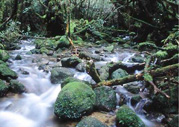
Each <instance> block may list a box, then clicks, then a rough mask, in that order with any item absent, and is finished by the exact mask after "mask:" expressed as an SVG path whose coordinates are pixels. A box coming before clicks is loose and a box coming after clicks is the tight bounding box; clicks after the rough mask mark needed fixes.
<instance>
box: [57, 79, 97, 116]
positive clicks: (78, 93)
mask: <svg viewBox="0 0 179 127" xmlns="http://www.w3.org/2000/svg"><path fill="white" fill-rule="evenodd" d="M94 104H95V93H94V91H93V90H92V88H91V87H89V86H88V85H86V84H85V83H81V82H71V83H68V84H67V85H65V86H64V87H63V88H62V90H61V92H60V93H59V95H58V98H57V100H56V102H55V110H54V113H55V115H56V116H57V117H59V118H67V119H77V118H80V117H82V116H83V115H84V114H86V113H87V112H90V111H92V109H93V106H94Z"/></svg>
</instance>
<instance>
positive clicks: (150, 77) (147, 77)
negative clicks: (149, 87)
mask: <svg viewBox="0 0 179 127" xmlns="http://www.w3.org/2000/svg"><path fill="white" fill-rule="evenodd" d="M143 77H144V79H145V81H153V78H152V76H151V75H150V74H149V73H145V74H144V76H143Z"/></svg>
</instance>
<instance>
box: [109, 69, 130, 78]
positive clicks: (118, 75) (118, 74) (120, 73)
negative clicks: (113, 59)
mask: <svg viewBox="0 0 179 127" xmlns="http://www.w3.org/2000/svg"><path fill="white" fill-rule="evenodd" d="M127 75H128V73H127V72H126V71H125V70H123V69H120V68H119V69H117V70H115V71H114V72H113V73H112V75H111V78H112V79H120V78H123V77H125V76H127Z"/></svg>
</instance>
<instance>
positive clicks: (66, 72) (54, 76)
mask: <svg viewBox="0 0 179 127" xmlns="http://www.w3.org/2000/svg"><path fill="white" fill-rule="evenodd" d="M74 73H75V72H74V71H73V70H71V69H68V68H63V67H55V68H53V69H52V70H51V76H50V80H51V82H52V83H53V84H59V83H61V82H62V81H63V80H64V79H66V78H68V77H72V76H73V75H74Z"/></svg>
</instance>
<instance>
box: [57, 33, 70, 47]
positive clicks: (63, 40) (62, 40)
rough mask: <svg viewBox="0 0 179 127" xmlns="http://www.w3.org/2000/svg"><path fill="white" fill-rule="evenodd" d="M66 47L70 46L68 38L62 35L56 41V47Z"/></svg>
mask: <svg viewBox="0 0 179 127" xmlns="http://www.w3.org/2000/svg"><path fill="white" fill-rule="evenodd" d="M68 47H70V42H69V40H68V38H67V37H66V36H65V35H64V36H62V37H61V38H60V40H59V41H58V45H57V48H68Z"/></svg>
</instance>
